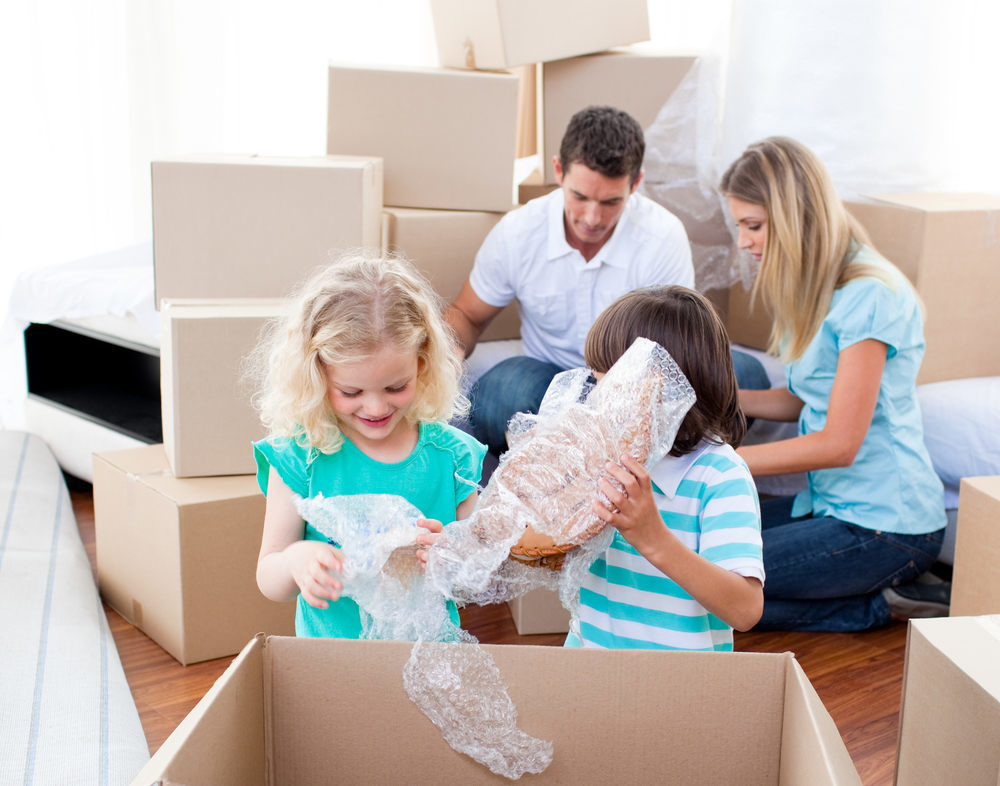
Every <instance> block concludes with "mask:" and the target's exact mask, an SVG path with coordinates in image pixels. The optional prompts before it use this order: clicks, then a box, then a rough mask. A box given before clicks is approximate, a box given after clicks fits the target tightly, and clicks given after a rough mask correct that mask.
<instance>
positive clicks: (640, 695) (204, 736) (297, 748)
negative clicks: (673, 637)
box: [135, 637, 861, 786]
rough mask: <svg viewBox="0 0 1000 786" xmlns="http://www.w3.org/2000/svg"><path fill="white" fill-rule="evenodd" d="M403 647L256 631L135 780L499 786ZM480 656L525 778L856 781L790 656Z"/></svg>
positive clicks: (544, 651) (516, 650) (540, 651)
mask: <svg viewBox="0 0 1000 786" xmlns="http://www.w3.org/2000/svg"><path fill="white" fill-rule="evenodd" d="M411 646H412V645H411V644H409V643H408V642H394V641H350V640H343V639H294V638H281V637H270V638H264V637H258V638H256V639H255V640H253V641H251V642H250V644H248V645H247V647H246V648H245V649H244V650H243V652H242V653H241V654H240V656H239V657H238V658H237V659H236V660H235V661H234V662H233V664H232V665H231V666H230V668H229V669H228V670H227V671H226V673H225V674H223V675H222V676H221V677H220V678H219V680H218V681H217V682H216V683H215V685H214V686H213V687H212V688H211V689H210V690H209V692H208V693H207V694H206V695H205V697H204V698H203V699H202V700H201V702H199V703H198V705H197V706H196V707H195V708H194V709H193V710H192V711H191V714H190V715H189V716H188V717H187V718H185V719H184V720H183V721H182V722H181V724H180V725H179V726H178V727H177V729H176V730H175V731H174V733H173V734H171V735H170V737H169V738H168V739H167V740H166V741H165V742H164V743H163V746H162V747H161V748H160V749H159V750H158V751H157V752H156V754H155V755H154V756H153V758H152V759H151V760H150V762H149V764H148V765H147V766H146V767H145V768H144V769H143V770H142V771H141V772H140V773H139V775H138V776H137V778H136V781H135V782H136V783H142V784H149V783H153V782H156V781H160V782H162V783H195V782H198V783H211V784H215V785H216V786H226V785H227V784H240V786H248V785H249V784H281V783H295V784H297V785H298V786H309V784H326V783H329V782H330V779H331V773H335V774H336V779H337V780H339V781H343V782H345V783H362V782H364V783H429V784H430V783H433V784H442V783H456V784H468V783H509V781H507V780H506V779H505V778H503V777H501V776H498V775H494V774H492V773H490V772H489V771H488V770H487V769H486V768H485V767H483V766H482V765H481V764H479V763H477V762H475V761H474V760H472V759H471V758H469V757H467V756H464V755H462V754H460V753H456V752H455V751H454V750H452V748H451V747H449V745H448V744H447V743H446V742H445V741H444V739H443V738H442V736H441V733H440V731H439V730H438V728H437V727H436V726H434V725H433V724H432V723H431V721H430V720H428V719H427V717H425V716H424V715H423V713H422V712H421V711H420V710H419V709H418V708H417V706H416V705H415V704H413V703H412V702H411V701H410V699H409V697H408V696H407V694H406V692H405V689H404V687H403V680H402V678H401V674H402V669H403V665H404V663H405V662H406V660H407V658H408V657H409V655H410V649H411ZM457 646H465V645H457ZM484 649H485V650H487V651H488V652H489V654H490V655H492V657H493V658H494V660H495V662H496V665H497V667H498V668H499V670H500V673H501V676H502V678H503V680H504V682H505V683H506V685H507V688H508V691H509V694H510V697H511V699H512V701H513V702H514V705H515V706H516V708H517V713H518V726H519V727H520V728H521V729H523V730H524V731H525V732H526V733H528V734H531V735H534V736H536V737H539V738H541V739H545V740H550V741H552V743H553V745H554V749H555V751H554V758H553V761H552V763H551V764H550V765H549V767H548V769H547V770H545V771H544V772H543V773H541V774H539V775H532V776H530V777H529V780H530V781H531V782H532V783H536V782H537V783H593V782H595V780H599V781H607V780H609V779H610V780H612V781H614V782H618V783H659V782H665V781H669V782H670V783H684V784H713V785H714V784H719V783H740V784H779V783H780V784H809V785H810V786H813V785H814V784H848V783H850V784H859V783H861V780H860V778H859V777H858V773H857V770H856V769H855V767H854V764H853V763H852V761H851V759H850V756H849V755H848V753H847V749H846V748H845V746H844V743H843V740H842V739H841V737H840V735H839V733H838V732H837V728H836V726H835V725H834V722H833V720H832V718H831V717H830V715H829V714H828V713H827V711H826V708H825V707H823V704H822V703H821V702H820V700H819V697H818V696H817V695H816V692H815V690H814V689H813V687H812V685H811V684H810V683H809V680H808V679H807V677H806V676H805V673H804V672H803V671H802V668H801V667H800V666H799V665H798V662H797V661H796V660H795V658H794V656H792V654H791V653H782V654H757V653H725V654H722V653H689V652H665V651H659V652H656V651H648V650H647V651H625V650H617V651H615V650H580V649H572V650H569V649H564V648H562V647H531V646H498V645H485V646H484ZM610 773H613V776H611V775H609V774H610Z"/></svg>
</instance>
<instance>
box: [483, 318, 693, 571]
mask: <svg viewBox="0 0 1000 786" xmlns="http://www.w3.org/2000/svg"><path fill="white" fill-rule="evenodd" d="M586 385H587V380H586V378H585V377H582V376H581V375H580V374H579V372H567V375H565V376H564V375H560V378H557V380H555V381H554V385H553V387H552V390H551V393H552V396H551V398H550V396H548V395H547V396H546V400H545V401H543V404H542V406H541V407H540V409H539V414H538V415H537V416H534V417H532V416H528V415H519V416H515V419H514V421H513V422H512V424H511V432H512V433H514V434H516V437H515V438H514V444H513V446H512V447H511V449H510V450H509V451H508V452H507V453H505V454H504V456H503V458H502V459H501V462H500V465H499V466H498V467H497V469H496V471H495V472H494V473H493V476H492V477H491V479H490V483H489V485H488V486H487V488H486V490H485V491H484V492H483V494H482V496H481V497H480V499H479V502H478V503H477V505H476V508H475V510H474V511H473V513H472V516H471V517H470V522H471V524H470V526H471V527H472V528H473V529H474V530H475V531H476V533H477V535H478V536H479V537H480V538H481V539H482V540H483V541H485V542H487V543H490V542H497V541H501V542H504V543H506V542H508V541H511V548H510V553H511V554H512V555H513V556H515V557H519V558H527V559H529V560H538V559H541V560H545V559H548V558H552V557H557V558H560V559H557V560H553V561H552V562H551V564H553V565H559V564H561V556H562V555H564V554H565V553H566V552H568V551H570V550H571V549H573V548H575V547H577V546H579V545H580V544H582V543H585V542H586V541H588V540H590V539H591V538H593V537H594V536H595V535H596V534H598V533H599V532H600V531H601V530H602V529H604V526H605V525H604V522H603V521H601V519H599V518H598V517H597V514H596V513H594V510H593V503H594V500H595V499H599V498H600V499H603V500H604V501H605V502H607V498H606V497H604V495H603V494H602V493H601V491H600V489H599V486H598V481H599V480H600V479H601V477H603V476H605V465H606V464H607V463H608V462H609V461H610V462H618V461H619V459H620V458H621V456H623V455H625V454H627V455H629V456H631V457H633V458H634V459H636V460H637V461H639V462H640V463H641V464H644V465H645V466H646V467H647V468H648V467H651V466H653V465H654V464H655V463H656V462H658V461H659V460H660V459H662V458H663V457H664V456H665V455H667V453H668V452H669V451H670V448H671V446H672V445H673V441H674V436H675V435H676V434H677V429H678V428H679V427H680V424H681V422H682V421H683V419H684V416H685V415H686V414H687V412H688V410H689V409H690V408H691V405H692V404H693V403H694V390H693V389H692V388H691V385H690V384H689V383H688V381H687V379H686V378H685V377H684V374H683V373H682V372H681V370H680V368H678V366H677V364H676V363H675V362H674V360H673V358H671V357H670V355H669V354H668V353H667V351H666V350H665V349H663V347H661V346H660V345H659V344H656V343H655V342H653V341H649V340H648V339H644V338H639V339H636V341H635V342H634V343H633V344H632V346H631V347H630V348H629V349H628V350H627V351H626V352H625V354H623V355H622V357H621V358H619V360H618V362H617V363H615V364H614V366H612V368H611V369H610V370H609V371H608V373H607V374H606V375H605V376H604V377H603V379H601V381H600V382H598V383H597V384H596V385H594V386H593V390H592V391H590V392H589V394H588V393H587V391H586V389H585V388H586ZM577 391H579V392H577ZM580 396H584V397H585V398H584V400H579V398H580Z"/></svg>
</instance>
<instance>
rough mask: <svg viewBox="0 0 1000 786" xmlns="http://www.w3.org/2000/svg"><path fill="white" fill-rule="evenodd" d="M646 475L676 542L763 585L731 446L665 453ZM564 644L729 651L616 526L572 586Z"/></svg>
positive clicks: (724, 637)
mask: <svg viewBox="0 0 1000 786" xmlns="http://www.w3.org/2000/svg"><path fill="white" fill-rule="evenodd" d="M650 477H651V478H652V481H653V493H654V498H655V500H656V506H657V507H658V508H659V510H660V515H661V516H662V518H663V521H664V523H665V525H666V526H667V527H669V528H670V530H671V531H672V532H673V533H674V534H675V535H676V536H677V537H678V538H679V539H680V540H681V542H683V543H684V544H685V545H687V546H688V548H690V549H691V550H692V551H695V552H697V553H698V554H700V555H701V556H702V557H704V558H705V559H707V560H709V561H711V562H714V563H715V564H717V565H720V566H721V567H723V568H725V569H726V570H730V571H732V572H734V573H738V574H739V575H741V576H752V577H755V578H757V579H759V580H760V581H761V583H762V584H763V582H764V563H763V558H762V555H761V537H760V505H759V503H758V500H757V489H756V487H755V486H754V483H753V478H752V477H751V475H750V471H749V469H747V466H746V463H745V462H744V461H743V459H742V458H740V457H739V456H738V455H737V454H736V451H735V450H733V448H732V447H731V446H729V445H714V444H711V443H709V442H703V443H702V444H701V445H700V446H699V447H698V448H697V449H696V450H695V451H693V452H692V453H689V454H687V455H684V456H680V457H676V458H675V457H673V456H667V457H666V458H664V459H663V460H662V461H660V462H659V463H658V464H657V465H656V466H655V467H653V469H652V471H651V472H650ZM566 646H568V647H579V646H584V647H605V648H614V649H682V650H709V651H711V650H723V651H730V650H732V648H733V630H732V628H730V627H729V626H728V625H727V624H726V623H725V622H723V621H722V620H721V619H719V618H718V617H716V616H715V615H713V614H710V613H709V612H708V611H706V610H705V608H704V607H703V606H702V605H701V604H700V603H698V602H697V601H696V600H694V599H693V598H692V597H691V596H690V595H688V593H687V592H685V591H684V590H683V589H682V588H681V587H680V585H678V584H677V583H676V582H675V581H673V579H671V578H669V577H668V576H666V575H664V574H663V573H661V572H660V571H659V570H657V569H656V568H655V567H653V566H652V565H651V564H650V563H649V562H648V561H647V560H646V558H645V557H643V556H642V555H641V554H639V552H638V551H636V550H635V549H634V548H633V547H632V546H631V545H630V544H629V543H628V541H626V540H625V538H623V537H622V536H621V535H620V534H619V533H617V532H616V533H615V537H614V540H613V541H612V542H611V545H610V546H609V547H608V549H607V551H605V552H604V554H603V555H601V556H600V557H598V558H597V560H595V561H594V563H593V565H591V567H590V572H589V573H588V574H587V575H586V577H585V578H584V581H583V584H582V586H581V587H580V629H579V632H577V631H571V632H570V634H569V636H568V637H567V639H566Z"/></svg>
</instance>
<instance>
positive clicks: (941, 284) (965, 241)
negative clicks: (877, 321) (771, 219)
mask: <svg viewBox="0 0 1000 786" xmlns="http://www.w3.org/2000/svg"><path fill="white" fill-rule="evenodd" d="M845 204H846V206H847V209H848V210H849V211H850V212H851V213H852V214H853V215H854V216H855V218H857V219H858V220H859V221H860V222H861V223H862V225H863V226H864V227H865V229H866V230H867V231H868V233H869V235H870V236H871V239H872V242H873V243H874V244H875V247H876V248H877V249H878V250H879V251H880V252H881V253H882V254H883V255H884V256H885V257H886V258H887V259H889V260H890V261H891V262H892V263H893V264H895V265H896V266H897V267H898V268H899V269H900V270H901V271H902V272H903V273H904V274H906V276H907V277H908V278H909V279H910V281H911V282H913V284H914V286H915V288H916V290H917V294H919V295H920V297H921V299H922V300H923V303H924V306H925V308H926V316H925V319H924V337H925V339H926V342H927V348H926V351H925V353H924V360H923V364H922V365H921V367H920V374H919V375H918V377H917V383H918V384H921V385H922V384H925V383H928V382H939V381H942V380H947V379H964V378H967V377H991V376H996V375H998V374H1000V353H997V352H986V351H983V349H982V348H983V347H993V346H997V345H1000V320H998V319H997V318H996V293H997V292H1000V195H987V194H883V195H875V196H871V197H868V198H866V200H865V201H849V202H846V203H845ZM748 299H749V296H748V293H747V292H746V291H745V290H744V289H743V285H742V284H741V283H736V284H734V285H733V287H732V289H731V290H730V300H729V320H728V323H727V328H728V329H729V334H730V338H731V339H732V340H733V341H734V342H737V343H740V344H745V345H746V346H750V347H754V348H756V349H763V348H764V346H765V344H766V340H767V336H768V333H769V331H770V326H771V322H770V317H769V314H768V313H767V311H766V310H764V309H763V308H762V307H760V306H758V308H757V310H756V312H755V313H754V314H749V313H748V312H747V308H746V303H747V301H748Z"/></svg>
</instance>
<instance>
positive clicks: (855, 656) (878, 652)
mask: <svg viewBox="0 0 1000 786" xmlns="http://www.w3.org/2000/svg"><path fill="white" fill-rule="evenodd" d="M70 494H71V497H72V499H73V509H74V512H75V513H76V517H77V522H78V524H79V527H80V534H81V536H82V538H83V542H84V545H85V547H86V549H87V553H88V554H89V556H90V559H91V565H92V566H93V565H94V561H95V558H94V554H95V550H94V510H93V499H92V495H91V493H90V491H89V489H88V488H85V487H83V484H74V485H73V487H72V490H71V492H70ZM95 571H96V568H95ZM105 611H106V612H107V615H108V622H109V623H110V626H111V631H112V633H113V635H114V638H115V643H116V644H117V645H118V652H119V654H120V656H121V660H122V664H123V666H124V668H125V674H126V676H127V678H128V682H129V685H130V687H131V689H132V695H133V697H134V698H135V703H136V706H137V707H138V709H139V717H140V719H141V721H142V726H143V729H144V730H145V732H146V739H147V740H148V742H149V748H150V752H151V753H152V752H155V751H156V750H157V749H158V748H159V747H160V745H161V744H162V743H163V741H164V740H165V739H166V738H167V737H168V736H169V735H170V733H171V732H172V731H173V730H174V728H175V727H176V726H177V724H178V723H180V721H181V720H182V719H183V718H184V716H185V715H187V713H188V712H189V711H190V710H191V708H192V707H193V706H194V705H195V704H196V703H197V702H198V700H199V699H200V698H201V697H202V695H204V693H205V692H206V691H207V690H208V689H209V688H210V687H211V685H212V683H213V682H214V681H215V680H216V678H218V676H219V675H220V674H222V672H223V671H225V669H226V667H227V666H228V665H229V663H230V661H231V660H232V658H221V659H219V660H213V661H207V662H205V663H197V664H194V665H192V666H187V667H185V666H181V665H180V664H179V663H178V662H177V661H175V660H174V659H173V658H172V657H171V656H170V655H168V654H167V653H166V652H164V651H163V650H162V649H160V647H159V646H158V645H157V644H155V643H154V642H153V641H152V640H151V639H149V638H147V637H146V635H145V634H143V633H141V632H140V631H138V630H137V629H135V628H134V627H132V626H131V625H130V624H129V623H127V622H126V621H125V620H124V619H122V617H120V616H119V615H118V614H116V613H115V612H114V611H113V610H112V609H110V608H108V607H107V606H105ZM462 622H463V627H465V628H466V629H467V630H469V631H470V632H471V633H473V634H474V635H475V636H476V638H477V639H479V641H480V642H482V643H484V644H542V645H552V646H559V645H561V644H562V640H563V638H564V637H563V636H562V635H537V636H519V635H518V634H517V630H516V629H515V627H514V623H513V621H512V620H511V617H510V612H509V611H508V609H507V606H506V605H500V606H486V607H470V608H466V609H463V610H462ZM905 647H906V626H905V625H904V624H903V623H895V624H893V625H892V626H890V627H888V628H885V629H883V630H879V631H874V632H869V633H853V634H832V633H830V634H827V633H824V634H816V633H744V634H737V636H736V649H737V650H740V651H747V652H784V651H791V652H793V653H795V655H796V657H797V659H798V661H799V663H800V664H801V665H802V667H803V669H804V670H805V672H806V674H807V675H808V676H809V679H810V680H811V681H812V684H813V686H814V687H815V688H816V691H817V693H819V696H820V698H821V699H822V700H823V702H824V704H825V705H826V707H827V709H828V710H829V712H830V714H831V715H832V716H833V719H834V721H835V722H836V724H837V727H838V728H839V729H840V733H841V735H842V736H843V738H844V741H845V742H846V744H847V749H848V751H849V752H850V754H851V757H852V758H853V759H854V764H855V766H856V767H857V769H858V772H859V773H860V775H861V780H862V782H863V783H864V784H866V786H882V784H891V783H892V776H893V767H894V765H895V755H896V733H897V729H898V712H899V698H900V687H901V683H902V676H903V656H904V653H905Z"/></svg>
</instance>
